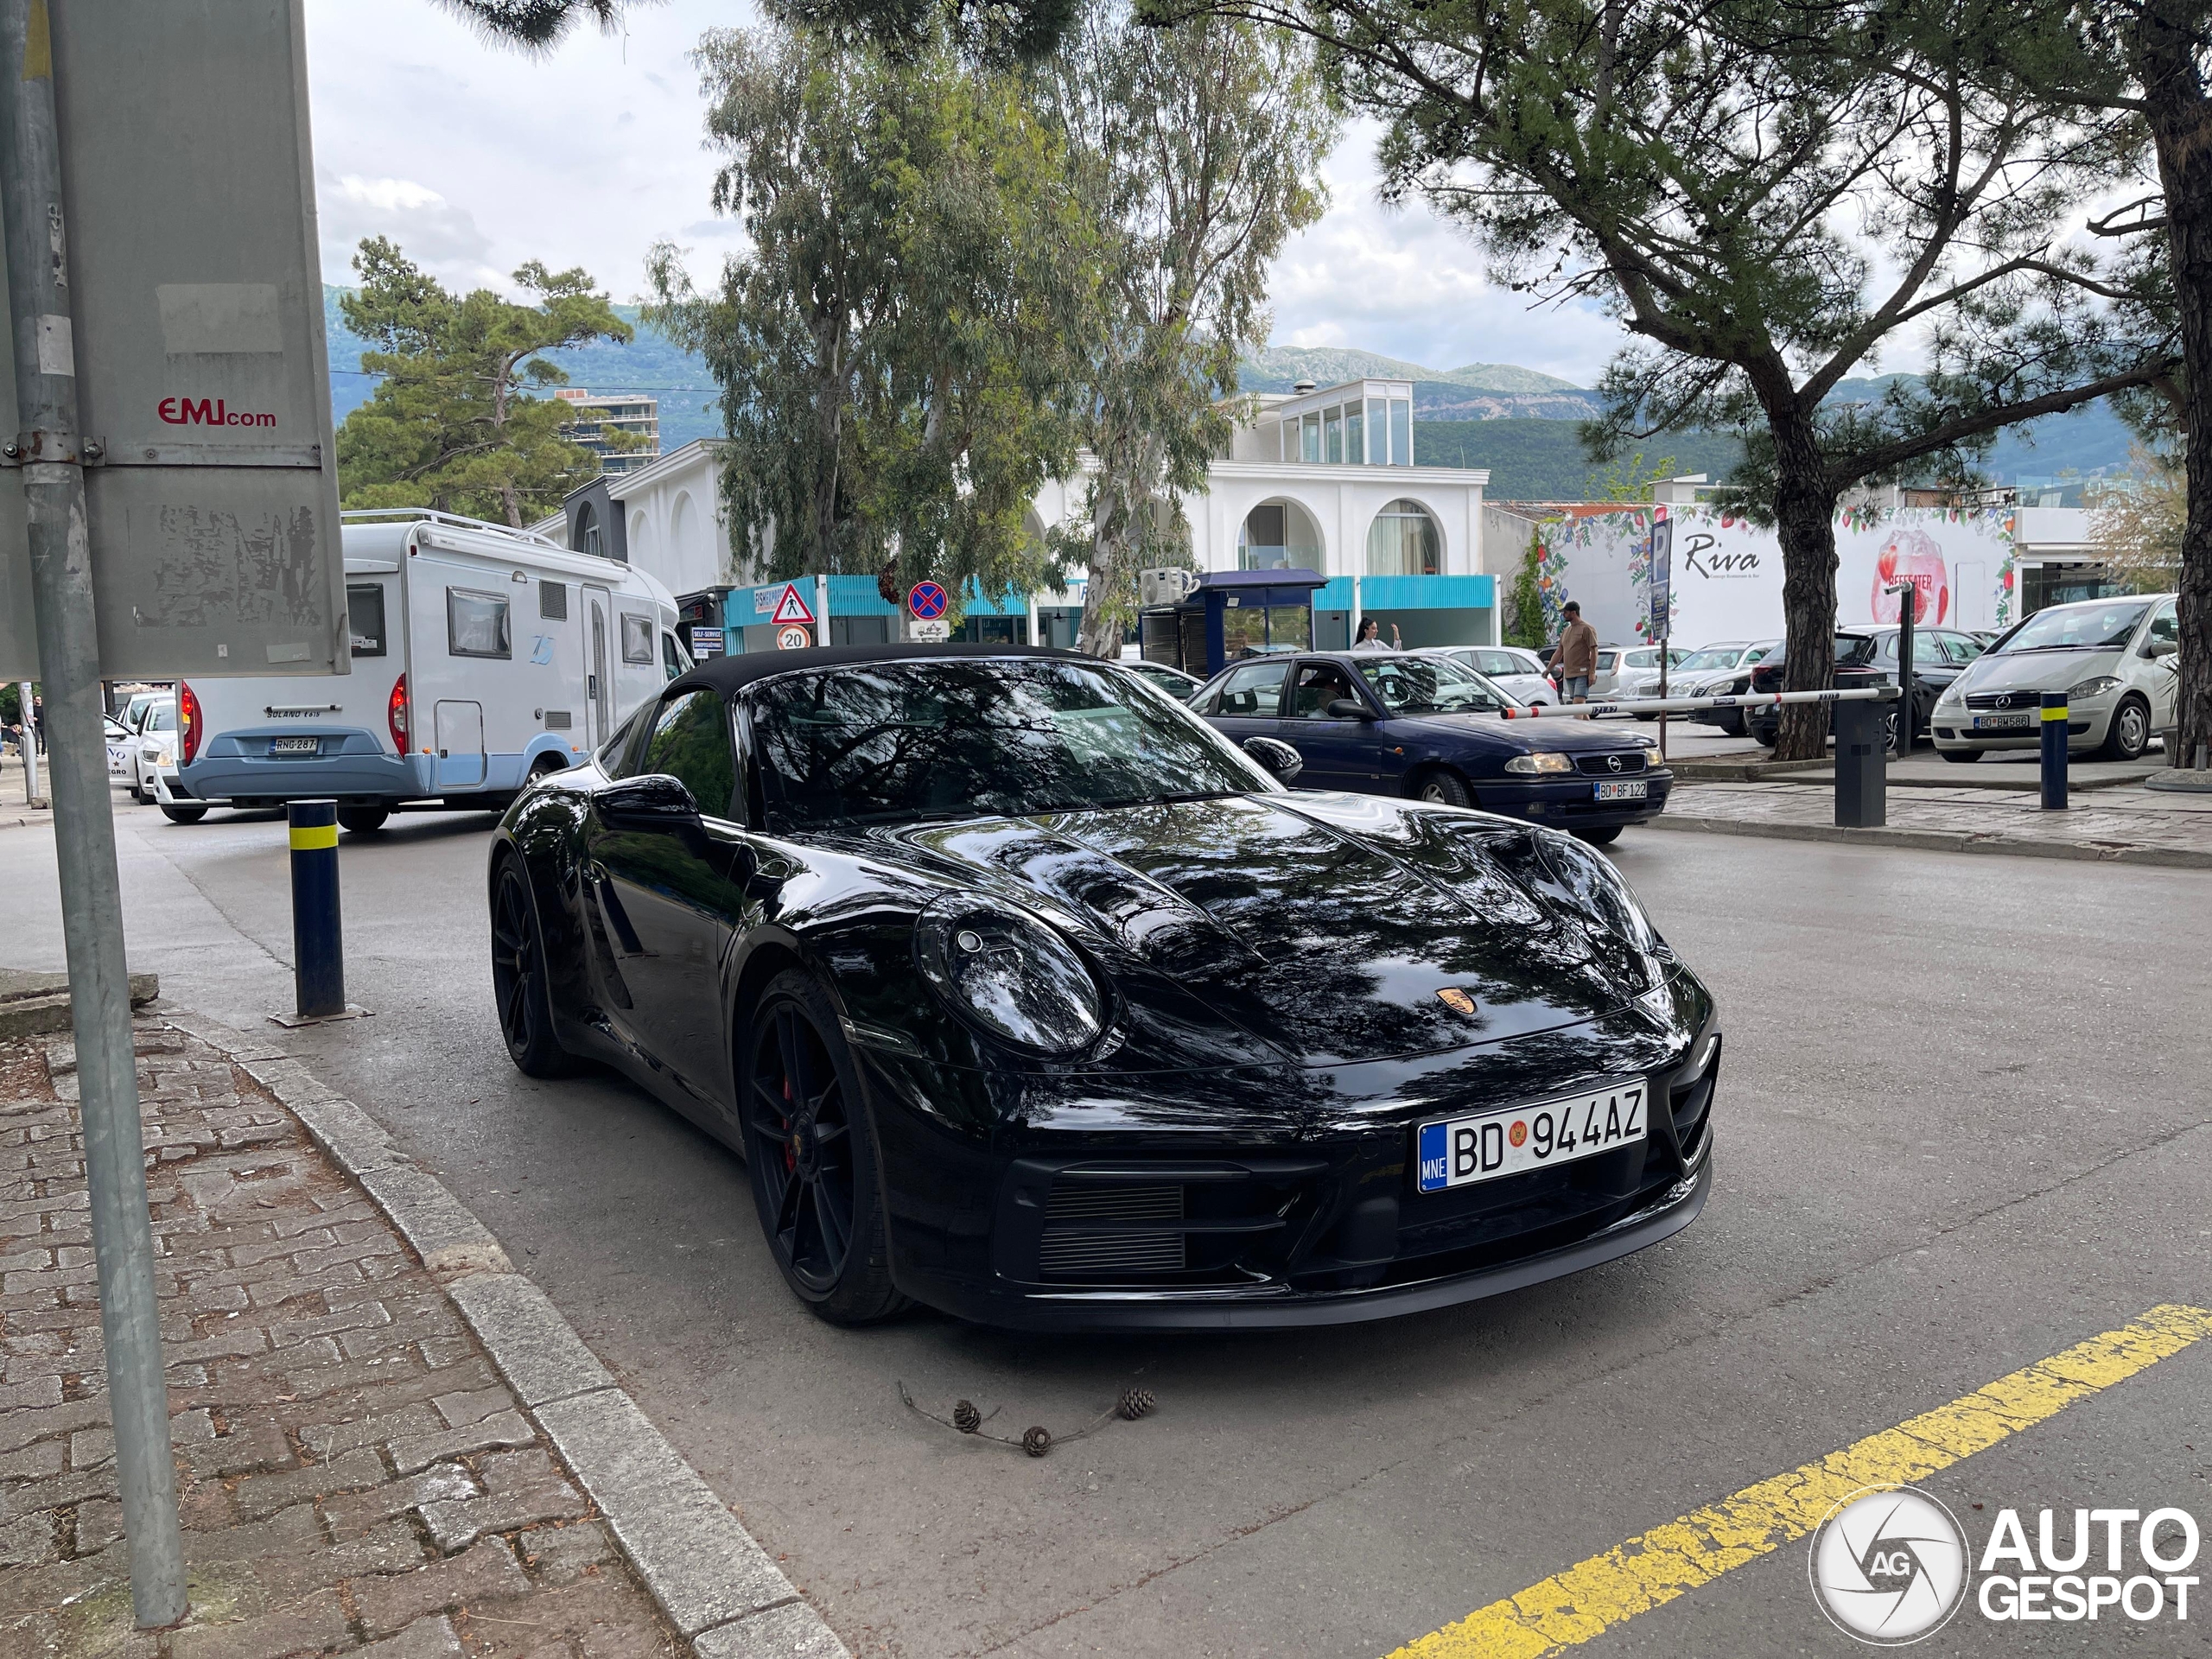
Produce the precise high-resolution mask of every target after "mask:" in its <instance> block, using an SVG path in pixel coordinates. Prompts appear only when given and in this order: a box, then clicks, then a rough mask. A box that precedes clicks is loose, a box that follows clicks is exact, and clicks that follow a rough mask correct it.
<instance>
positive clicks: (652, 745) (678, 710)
mask: <svg viewBox="0 0 2212 1659" xmlns="http://www.w3.org/2000/svg"><path fill="white" fill-rule="evenodd" d="M638 771H639V774H640V775H648V776H649V775H652V774H654V773H660V772H664V773H666V774H667V775H668V776H669V777H671V778H674V779H678V780H680V781H681V782H682V783H683V786H684V788H686V789H688V790H690V791H691V798H692V799H693V800H695V801H696V802H698V803H699V810H701V811H702V812H705V813H709V814H710V815H712V816H713V817H718V818H725V817H728V816H729V810H730V799H729V798H730V792H731V791H733V790H734V789H735V788H736V787H737V768H736V766H734V763H733V762H732V761H731V760H730V753H729V715H728V710H726V709H724V708H723V707H722V700H721V694H720V693H719V692H715V691H686V692H684V693H683V695H682V696H675V697H671V698H669V699H668V700H667V701H666V702H663V703H662V704H661V705H660V709H659V712H658V714H657V715H655V716H654V719H653V729H652V736H650V737H648V738H647V739H646V740H645V758H644V760H642V761H641V762H640V763H639V766H638Z"/></svg>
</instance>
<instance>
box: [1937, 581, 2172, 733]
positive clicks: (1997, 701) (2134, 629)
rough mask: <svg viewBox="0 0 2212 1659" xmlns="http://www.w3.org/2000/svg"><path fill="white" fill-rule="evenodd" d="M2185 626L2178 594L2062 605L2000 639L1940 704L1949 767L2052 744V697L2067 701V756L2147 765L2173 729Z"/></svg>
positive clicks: (1939, 722) (1939, 726)
mask: <svg viewBox="0 0 2212 1659" xmlns="http://www.w3.org/2000/svg"><path fill="white" fill-rule="evenodd" d="M2180 650H2181V626H2180V623H2179V621H2178V620H2177V615H2176V613H2175V607H2174V596H2173V595H2172V594H2131V595H2128V596H2126V597H2123V598H2117V599H2092V600H2087V601H2083V602H2082V603H2080V604H2076V605H2053V606H2050V607H2047V608H2045V609H2044V610H2040V611H2037V613H2035V614H2034V615H2033V616H2031V617H2030V618H2028V620H2026V621H2024V622H2023V623H2021V624H2020V625H2019V626H2018V627H2016V628H2014V629H2012V632H2009V633H2006V634H2005V635H2003V636H2002V637H2000V638H1999V639H1998V641H1997V643H1996V644H1995V645H1992V646H1991V647H1990V648H1989V649H1988V651H1987V652H1984V653H1983V655H1982V656H1981V658H1980V659H1979V660H1978V661H1976V662H1975V663H1974V664H1973V665H1972V666H1971V667H1969V668H1968V669H1967V671H1966V672H1965V673H1963V674H1961V675H1960V676H1959V677H1958V678H1957V679H1955V680H1954V681H1952V682H1951V684H1950V686H1949V688H1948V690H1946V691H1945V692H1944V693H1943V695H1942V697H1940V698H1939V699H1937V701H1936V712H1935V716H1934V718H1933V719H1932V720H1931V721H1929V725H1930V727H1931V728H1932V729H1933V732H1934V735H1935V739H1936V753H1939V754H1941V755H1942V757H1943V758H1944V759H1945V760H1962V761H1963V760H1980V759H1981V757H1982V754H1983V753H1985V752H1986V751H1987V750H1990V749H2032V748H2034V747H2037V745H2038V744H2039V743H2041V742H2042V741H2043V735H2042V734H2043V714H2042V707H2043V694H2044V692H2046V691H2063V692H2064V693H2066V747H2067V751H2068V752H2069V753H2078V752H2081V751H2084V750H2093V751H2094V752H2095V753H2096V755H2097V758H2098V759H2100V760H2138V759H2140V758H2141V756H2142V753H2143V752H2144V750H2145V749H2147V748H2148V747H2150V746H2151V738H2152V734H2154V733H2156V732H2157V731H2158V729H2159V728H2161V727H2164V726H2169V725H2171V724H2172V723H2173V718H2174V696H2175V692H2176V690H2177V689H2178V687H2179V685H2180V683H2181V658H2180V655H2179V652H2180Z"/></svg>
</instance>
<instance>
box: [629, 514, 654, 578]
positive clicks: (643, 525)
mask: <svg viewBox="0 0 2212 1659" xmlns="http://www.w3.org/2000/svg"><path fill="white" fill-rule="evenodd" d="M654 552H655V549H654V547H653V529H652V522H651V521H650V520H649V519H647V518H646V517H645V510H644V509H643V508H642V507H641V508H639V510H638V511H637V512H633V513H632V514H631V515H630V562H631V563H633V564H640V563H641V564H644V565H645V567H646V568H648V569H653V568H654V560H653V554H654Z"/></svg>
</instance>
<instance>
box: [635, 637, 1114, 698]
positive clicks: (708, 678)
mask: <svg viewBox="0 0 2212 1659" xmlns="http://www.w3.org/2000/svg"><path fill="white" fill-rule="evenodd" d="M948 657H950V658H969V659H973V658H1009V657H1014V658H1038V659H1040V660H1042V661H1045V662H1052V663H1085V664H1090V666H1092V667H1094V668H1096V667H1097V666H1099V665H1100V659H1099V658H1096V657H1085V656H1082V655H1080V654H1079V653H1077V652H1072V651H1052V650H1048V649H1046V647H1044V646H1041V645H923V644H919V643H916V644H911V645H810V646H809V647H807V648H806V649H805V650H804V651H749V652H743V653H741V654H740V655H738V656H734V657H714V658H709V659H708V660H707V661H705V662H703V663H702V664H699V665H698V666H697V667H696V668H695V669H693V670H692V671H690V673H689V674H685V675H683V676H680V677H678V678H677V680H676V681H675V682H674V683H673V684H672V685H671V690H673V689H674V688H675V687H676V686H682V687H683V688H685V689H686V690H689V689H690V688H691V687H694V686H704V687H707V688H709V689H710V690H715V691H719V692H721V693H722V694H723V695H724V696H728V695H729V694H730V693H731V692H733V691H738V690H743V689H744V688H745V687H746V686H748V685H750V684H752V683H753V681H755V680H765V679H766V678H767V677H769V676H770V675H772V674H794V673H801V672H804V671H806V670H808V669H823V668H861V667H865V666H867V665H868V664H874V663H926V662H942V661H944V659H945V658H948Z"/></svg>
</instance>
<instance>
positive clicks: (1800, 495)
mask: <svg viewBox="0 0 2212 1659" xmlns="http://www.w3.org/2000/svg"><path fill="white" fill-rule="evenodd" d="M1767 423H1768V426H1769V429H1770V430H1771V431H1772V432H1773V434H1774V458H1775V489H1774V516H1775V524H1776V529H1777V532H1778V534H1779V537H1780V540H1781V543H1782V625H1783V674H1782V684H1783V690H1785V691H1824V690H1827V687H1828V686H1829V684H1830V683H1832V682H1833V681H1834V677H1835V565H1836V556H1835V503H1836V495H1835V491H1834V489H1833V488H1832V487H1831V486H1829V484H1828V481H1827V467H1825V466H1824V465H1823V464H1822V462H1821V447H1820V442H1819V440H1818V439H1817V438H1816V437H1815V435H1814V432H1813V423H1812V422H1811V420H1810V419H1809V418H1808V416H1807V415H1806V414H1805V412H1804V411H1803V410H1799V409H1796V408H1795V407H1789V408H1782V409H1776V410H1770V411H1769V413H1768V416H1767ZM1829 712H1830V711H1829V709H1828V707H1827V704H1825V703H1817V702H1808V703H1795V704H1785V705H1784V706H1783V708H1782V709H1781V710H1780V714H1781V717H1782V718H1781V725H1780V728H1779V729H1778V730H1777V734H1776V737H1775V745H1774V758H1775V759H1776V760H1819V759H1820V758H1821V755H1823V754H1825V753H1827V741H1828V715H1829Z"/></svg>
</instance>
